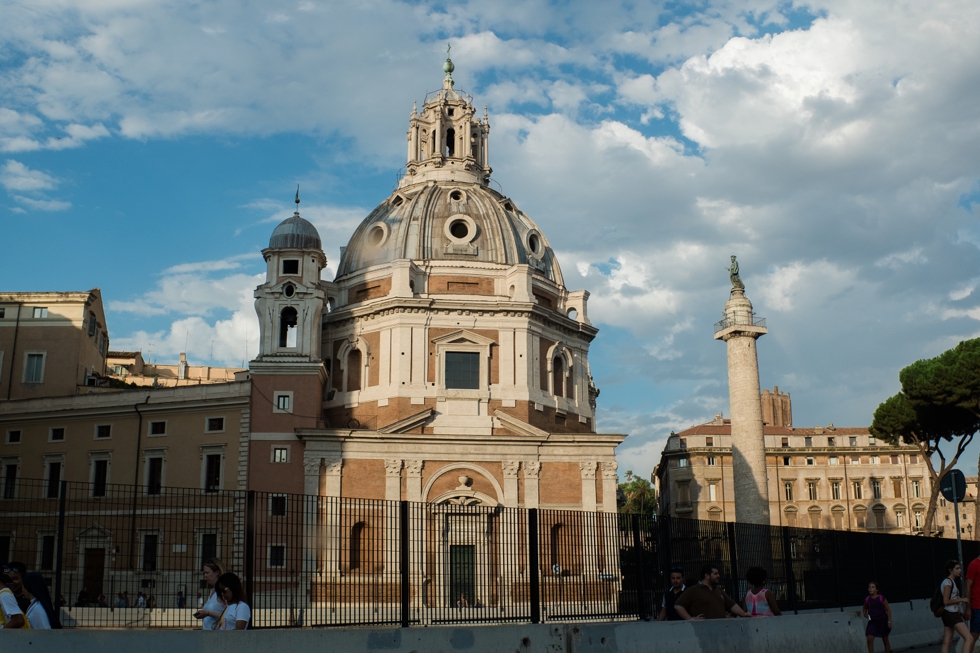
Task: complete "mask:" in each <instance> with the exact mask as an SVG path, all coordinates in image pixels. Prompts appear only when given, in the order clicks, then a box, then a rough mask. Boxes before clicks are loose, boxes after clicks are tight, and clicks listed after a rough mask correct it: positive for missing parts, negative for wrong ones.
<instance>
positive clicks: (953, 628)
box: [889, 560, 973, 653]
mask: <svg viewBox="0 0 980 653" xmlns="http://www.w3.org/2000/svg"><path fill="white" fill-rule="evenodd" d="M943 571H945V572H946V578H944V579H943V582H942V584H941V585H940V586H939V587H940V589H941V590H942V594H943V605H944V606H946V608H945V609H944V610H943V615H942V619H943V647H942V653H949V646H950V644H951V643H952V642H953V633H954V632H955V633H956V634H957V635H959V636H960V637H961V638H962V639H963V651H964V652H968V651H972V650H973V637H971V636H970V629H969V628H967V626H966V622H965V621H963V613H962V610H961V607H960V606H962V605H963V604H967V605H969V603H970V599H968V598H965V597H961V596H960V589H959V587H958V585H957V581H958V580H959V578H960V574H962V573H963V568H962V567H960V563H958V562H957V561H955V560H950V561H948V562H947V563H946V564H945V565H944V566H943ZM889 625H891V624H889Z"/></svg>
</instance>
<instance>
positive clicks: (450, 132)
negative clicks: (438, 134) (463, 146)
mask: <svg viewBox="0 0 980 653" xmlns="http://www.w3.org/2000/svg"><path fill="white" fill-rule="evenodd" d="M446 156H456V130H455V129H453V128H452V127H450V128H449V129H447V130H446Z"/></svg>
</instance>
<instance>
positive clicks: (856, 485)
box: [854, 481, 862, 499]
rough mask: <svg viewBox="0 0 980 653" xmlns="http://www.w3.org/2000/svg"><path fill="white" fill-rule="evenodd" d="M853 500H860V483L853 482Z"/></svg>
mask: <svg viewBox="0 0 980 653" xmlns="http://www.w3.org/2000/svg"><path fill="white" fill-rule="evenodd" d="M854 498H855V499H861V498H862V493H861V481H854Z"/></svg>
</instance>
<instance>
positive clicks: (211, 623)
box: [194, 558, 225, 630]
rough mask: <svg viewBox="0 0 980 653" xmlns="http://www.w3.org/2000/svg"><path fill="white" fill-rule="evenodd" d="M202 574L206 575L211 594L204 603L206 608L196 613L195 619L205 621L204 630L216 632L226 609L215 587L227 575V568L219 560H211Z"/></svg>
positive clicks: (202, 570)
mask: <svg viewBox="0 0 980 653" xmlns="http://www.w3.org/2000/svg"><path fill="white" fill-rule="evenodd" d="M201 572H202V573H203V574H204V582H205V583H207V584H208V587H210V588H211V592H210V594H208V599H207V601H205V602H204V607H202V608H201V609H200V610H198V611H197V612H195V613H194V618H195V619H202V620H203V623H202V624H201V628H202V629H204V630H216V628H215V625H216V624H217V623H218V618H220V617H221V613H222V612H223V611H224V609H225V604H224V602H223V601H222V600H221V596H220V595H219V594H218V593H217V592H216V591H215V589H214V586H215V584H216V583H217V582H218V578H219V577H220V576H221V575H222V574H224V573H225V566H224V564H222V562H221V561H220V560H218V559H217V558H209V559H208V561H207V562H205V563H204V567H202V569H201Z"/></svg>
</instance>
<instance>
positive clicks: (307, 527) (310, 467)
mask: <svg viewBox="0 0 980 653" xmlns="http://www.w3.org/2000/svg"><path fill="white" fill-rule="evenodd" d="M320 462H321V458H320V456H316V455H313V456H310V455H306V456H303V472H304V475H303V477H304V481H305V483H304V486H305V487H304V490H305V491H304V496H303V498H302V501H303V505H302V507H300V509H301V510H302V511H303V572H304V573H312V572H313V571H314V570H315V569H316V567H317V559H318V558H319V557H320V552H319V550H318V549H319V539H320V538H319V531H320V519H319V518H320V515H319V514H318V511H317V501H318V500H319V498H320V497H319V494H320ZM261 509H262V507H261V506H260V507H259V510H261ZM265 509H266V510H268V508H265Z"/></svg>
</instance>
